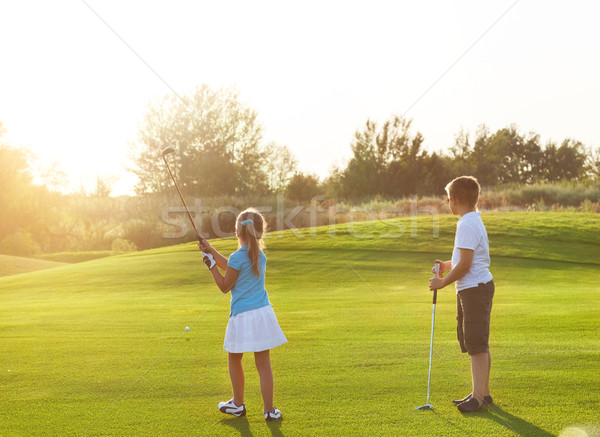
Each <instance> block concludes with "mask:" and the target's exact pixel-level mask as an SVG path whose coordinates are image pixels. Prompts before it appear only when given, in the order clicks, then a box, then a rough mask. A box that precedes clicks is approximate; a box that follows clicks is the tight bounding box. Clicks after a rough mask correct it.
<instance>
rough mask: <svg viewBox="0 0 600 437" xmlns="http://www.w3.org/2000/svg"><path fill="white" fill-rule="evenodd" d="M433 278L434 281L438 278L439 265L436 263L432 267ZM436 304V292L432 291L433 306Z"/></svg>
mask: <svg viewBox="0 0 600 437" xmlns="http://www.w3.org/2000/svg"><path fill="white" fill-rule="evenodd" d="M433 277H434V278H436V279H437V278H439V277H440V265H439V264H438V263H435V265H434V266H433ZM436 302H437V290H433V304H434V305H435V304H436Z"/></svg>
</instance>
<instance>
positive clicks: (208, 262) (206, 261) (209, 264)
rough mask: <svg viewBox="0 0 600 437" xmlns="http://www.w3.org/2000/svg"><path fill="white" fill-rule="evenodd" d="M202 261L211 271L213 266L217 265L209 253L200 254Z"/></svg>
mask: <svg viewBox="0 0 600 437" xmlns="http://www.w3.org/2000/svg"><path fill="white" fill-rule="evenodd" d="M202 261H203V262H204V264H205V265H206V267H208V270H211V269H212V268H213V267H214V266H216V265H217V262H216V261H215V257H214V256H212V255H211V254H210V253H206V252H202Z"/></svg>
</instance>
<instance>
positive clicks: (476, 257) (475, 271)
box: [452, 211, 493, 293]
mask: <svg viewBox="0 0 600 437" xmlns="http://www.w3.org/2000/svg"><path fill="white" fill-rule="evenodd" d="M480 216H481V212H479V211H477V212H475V211H473V212H469V213H467V214H465V215H463V216H462V217H461V218H460V220H458V223H457V224H456V236H455V237H454V250H453V251H452V268H454V266H456V264H458V261H459V260H460V249H471V250H472V251H473V262H472V263H471V267H470V268H469V271H468V272H467V273H466V274H465V275H464V276H463V277H462V278H460V279H459V280H457V281H456V282H455V286H456V292H457V293H458V292H459V291H461V290H465V289H467V288H472V287H477V285H478V284H482V283H483V284H485V283H486V282H489V281H491V280H492V279H493V277H492V274H491V273H490V270H489V267H490V244H489V242H488V236H487V231H486V230H485V226H484V225H483V222H482V221H481V217H480Z"/></svg>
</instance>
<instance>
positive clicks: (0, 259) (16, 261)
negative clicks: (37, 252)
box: [0, 255, 65, 276]
mask: <svg viewBox="0 0 600 437" xmlns="http://www.w3.org/2000/svg"><path fill="white" fill-rule="evenodd" d="M64 264H65V263H64V262H56V261H46V260H40V259H31V258H23V257H20V256H10V255H0V276H10V275H18V274H19V273H28V272H35V271H36V270H44V269H51V268H54V267H59V266H62V265H64Z"/></svg>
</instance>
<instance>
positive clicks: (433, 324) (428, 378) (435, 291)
mask: <svg viewBox="0 0 600 437" xmlns="http://www.w3.org/2000/svg"><path fill="white" fill-rule="evenodd" d="M439 269H440V265H439V264H437V263H436V264H435V266H434V268H433V276H434V278H438V277H439ZM436 303H437V290H433V313H432V315H431V341H430V342H429V376H428V377H427V405H429V389H430V388H431V361H432V358H433V330H434V328H435V305H436Z"/></svg>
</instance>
